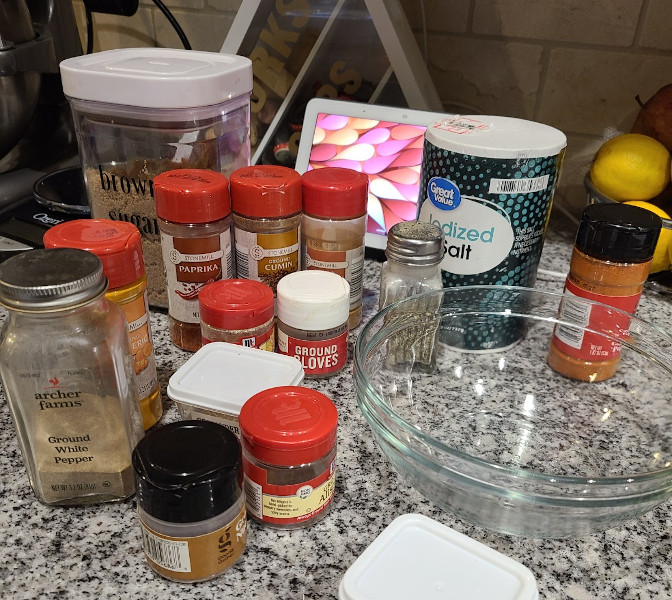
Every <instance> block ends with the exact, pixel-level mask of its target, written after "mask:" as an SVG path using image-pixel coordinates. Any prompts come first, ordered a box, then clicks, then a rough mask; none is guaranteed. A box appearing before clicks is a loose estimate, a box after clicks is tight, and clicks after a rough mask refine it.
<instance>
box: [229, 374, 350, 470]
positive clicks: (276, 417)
mask: <svg viewBox="0 0 672 600" xmlns="http://www.w3.org/2000/svg"><path fill="white" fill-rule="evenodd" d="M238 423H239V425H240V431H241V439H242V442H243V447H245V448H246V449H247V450H248V451H249V452H250V453H251V454H252V455H253V456H255V457H256V458H257V459H258V460H260V461H263V462H265V463H268V464H271V465H280V466H291V465H301V464H305V463H310V462H313V461H316V460H318V459H320V458H322V457H324V456H326V455H327V454H329V452H330V451H331V449H332V448H333V447H334V445H335V444H336V428H337V424H338V413H337V411H336V406H334V403H333V402H332V401H331V400H330V399H329V398H327V396H325V395H324V394H322V393H320V392H318V391H317V390H312V389H309V388H304V387H299V386H292V385H288V386H280V387H275V388H271V389H269V390H264V391H263V392H259V393H258V394H255V395H254V396H252V397H251V398H250V399H249V400H248V401H247V402H245V404H243V407H242V408H241V409H240V415H239V417H238Z"/></svg>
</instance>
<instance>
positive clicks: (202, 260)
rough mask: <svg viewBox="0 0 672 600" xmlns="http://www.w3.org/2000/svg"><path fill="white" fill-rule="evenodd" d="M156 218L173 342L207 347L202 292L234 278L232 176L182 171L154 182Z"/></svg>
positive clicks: (191, 347) (192, 347)
mask: <svg viewBox="0 0 672 600" xmlns="http://www.w3.org/2000/svg"><path fill="white" fill-rule="evenodd" d="M154 198H155V200H156V214H157V217H158V220H159V229H160V231H161V251H162V254H163V263H164V268H165V272H166V285H167V290H168V321H169V324H170V339H171V341H172V342H173V344H175V345H176V346H179V347H180V348H182V349H184V350H189V351H191V352H194V351H196V350H198V349H199V348H200V347H201V345H202V341H201V315H200V311H199V305H198V294H199V292H200V291H201V289H202V288H203V286H205V285H207V284H208V283H211V282H213V281H218V280H219V279H229V278H231V277H233V256H232V249H231V247H232V241H231V218H230V216H229V215H230V213H231V200H230V197H229V182H228V180H227V178H226V177H225V176H224V175H222V174H221V173H218V172H216V171H210V170H208V169H177V170H173V171H166V172H164V173H161V174H160V175H157V176H156V177H155V178H154Z"/></svg>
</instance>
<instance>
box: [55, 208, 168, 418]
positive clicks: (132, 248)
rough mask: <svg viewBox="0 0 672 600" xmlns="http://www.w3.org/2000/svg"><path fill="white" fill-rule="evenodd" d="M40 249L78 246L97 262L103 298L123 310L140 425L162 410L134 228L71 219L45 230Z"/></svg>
mask: <svg viewBox="0 0 672 600" xmlns="http://www.w3.org/2000/svg"><path fill="white" fill-rule="evenodd" d="M43 242H44V246H45V248H80V249H81V250H88V251H89V252H93V253H94V254H95V255H96V256H98V258H100V260H101V261H102V263H103V272H104V273H105V276H106V277H107V280H108V282H109V287H108V289H107V293H106V294H105V296H106V298H107V299H108V300H111V301H112V302H114V303H115V304H117V305H118V306H119V307H120V308H121V309H122V310H123V311H124V314H125V315H126V320H127V321H128V336H129V340H130V343H131V355H132V356H133V368H134V370H135V382H136V384H137V388H138V399H139V400H140V411H141V412H142V420H143V424H144V428H145V430H147V429H149V428H150V427H152V426H153V425H155V424H156V423H157V422H158V420H159V419H160V418H161V415H162V414H163V407H162V404H161V389H160V386H159V378H158V374H157V370H156V357H155V355H154V343H153V340H152V331H151V326H150V322H149V307H148V303H147V274H146V272H145V261H144V259H143V253H142V237H141V236H140V232H139V231H138V228H137V227H136V226H135V225H133V224H132V223H127V222H126V221H112V220H111V219H75V220H74V221H64V222H63V223H60V224H58V225H55V226H54V227H52V228H51V229H48V230H47V232H46V233H45V234H44V238H43Z"/></svg>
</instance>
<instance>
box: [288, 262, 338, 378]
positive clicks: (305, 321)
mask: <svg viewBox="0 0 672 600" xmlns="http://www.w3.org/2000/svg"><path fill="white" fill-rule="evenodd" d="M277 310H278V320H277V330H278V352H280V353H281V354H286V355H288V356H293V357H295V358H297V359H299V361H301V364H302V365H303V370H304V371H305V373H306V378H313V379H321V378H325V377H330V376H331V375H334V374H335V373H338V372H339V371H340V370H341V369H342V368H343V367H344V366H345V363H346V362H347V360H348V331H349V329H348V316H349V312H350V285H349V284H348V282H347V281H346V280H345V279H343V277H341V276H340V275H336V274H335V273H332V272H330V271H299V272H297V273H290V274H289V275H285V277H283V278H282V279H281V280H280V281H279V282H278V290H277Z"/></svg>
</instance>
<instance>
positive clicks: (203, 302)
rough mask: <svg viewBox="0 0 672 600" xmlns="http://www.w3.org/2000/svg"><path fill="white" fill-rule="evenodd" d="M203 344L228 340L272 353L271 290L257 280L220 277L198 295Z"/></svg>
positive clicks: (273, 349)
mask: <svg viewBox="0 0 672 600" xmlns="http://www.w3.org/2000/svg"><path fill="white" fill-rule="evenodd" d="M198 302H199V306H200V313H201V335H202V338H203V345H205V344H209V343H210V342H229V343H231V344H237V345H239V346H247V347H248V348H259V349H260V350H268V351H269V352H275V318H274V316H273V314H274V301H273V290H271V288H270V287H268V286H267V285H266V284H265V283H261V281H251V280H249V279H223V280H221V281H214V282H213V283H209V284H208V285H206V286H205V287H204V288H203V289H202V290H201V292H200V293H199V295H198Z"/></svg>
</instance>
